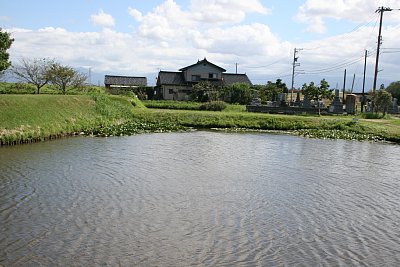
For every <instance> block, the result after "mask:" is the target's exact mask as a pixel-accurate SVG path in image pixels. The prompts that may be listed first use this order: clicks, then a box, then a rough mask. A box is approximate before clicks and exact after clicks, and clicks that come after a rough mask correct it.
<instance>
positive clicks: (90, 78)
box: [88, 67, 92, 85]
mask: <svg viewBox="0 0 400 267" xmlns="http://www.w3.org/2000/svg"><path fill="white" fill-rule="evenodd" d="M88 78H89V85H92V67H89V77H88Z"/></svg>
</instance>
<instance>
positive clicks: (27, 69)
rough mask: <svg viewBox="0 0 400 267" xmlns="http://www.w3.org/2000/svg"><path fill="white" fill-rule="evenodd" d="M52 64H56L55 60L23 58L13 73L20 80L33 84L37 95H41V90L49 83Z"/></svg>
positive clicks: (13, 69) (14, 67)
mask: <svg viewBox="0 0 400 267" xmlns="http://www.w3.org/2000/svg"><path fill="white" fill-rule="evenodd" d="M52 64H54V60H53V59H47V58H34V59H28V58H22V59H21V60H20V61H19V63H18V64H16V65H14V66H13V68H12V73H13V74H14V76H15V77H16V78H17V79H18V80H20V81H22V82H27V83H30V84H33V85H34V86H35V87H36V90H37V93H38V94H40V89H41V88H42V87H43V86H45V85H46V84H47V83H48V82H49V79H50V77H49V70H50V68H51V66H52Z"/></svg>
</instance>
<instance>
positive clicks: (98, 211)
mask: <svg viewBox="0 0 400 267" xmlns="http://www.w3.org/2000/svg"><path fill="white" fill-rule="evenodd" d="M399 164H400V147H399V146H398V145H390V144H377V143H368V142H350V141H343V140H339V141H327V140H318V139H305V138H300V137H295V136H287V135H273V134H236V133H219V132H209V131H197V132H190V133H165V134H146V135H137V136H130V137H115V138H90V137H80V138H67V139H61V140H57V141H51V142H44V143H36V144H30V145H22V146H16V147H3V148H0V222H1V223H0V266H3V265H4V266H65V265H67V266H98V265H101V266H292V265H300V266H321V265H322V266H349V265H353V266H354V265H359V266H399V265H400V230H399V229H400V205H399V203H400V175H399V173H400V165H399Z"/></svg>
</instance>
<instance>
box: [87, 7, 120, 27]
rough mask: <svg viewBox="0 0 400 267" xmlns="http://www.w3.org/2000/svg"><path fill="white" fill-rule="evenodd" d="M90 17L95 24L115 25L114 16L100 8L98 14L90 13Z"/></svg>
mask: <svg viewBox="0 0 400 267" xmlns="http://www.w3.org/2000/svg"><path fill="white" fill-rule="evenodd" d="M90 18H91V21H92V23H93V24H95V25H99V26H103V27H113V26H114V25H115V21H114V18H113V17H112V16H111V15H110V14H106V13H104V11H103V10H102V9H100V11H99V13H98V14H95V15H92V16H91V17H90Z"/></svg>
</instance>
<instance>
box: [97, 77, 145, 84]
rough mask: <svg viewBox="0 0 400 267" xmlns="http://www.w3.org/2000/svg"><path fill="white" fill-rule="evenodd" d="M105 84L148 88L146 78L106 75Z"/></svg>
mask: <svg viewBox="0 0 400 267" xmlns="http://www.w3.org/2000/svg"><path fill="white" fill-rule="evenodd" d="M104 84H105V85H128V86H129V85H131V86H147V78H146V77H131V76H114V75H106V76H105V78H104Z"/></svg>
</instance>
